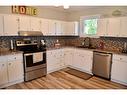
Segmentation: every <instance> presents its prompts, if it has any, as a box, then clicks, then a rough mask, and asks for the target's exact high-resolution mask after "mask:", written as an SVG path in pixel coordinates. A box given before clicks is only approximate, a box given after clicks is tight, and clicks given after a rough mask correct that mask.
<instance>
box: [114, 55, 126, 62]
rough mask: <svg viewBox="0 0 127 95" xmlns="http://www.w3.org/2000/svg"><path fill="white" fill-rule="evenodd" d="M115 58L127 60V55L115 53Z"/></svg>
mask: <svg viewBox="0 0 127 95" xmlns="http://www.w3.org/2000/svg"><path fill="white" fill-rule="evenodd" d="M113 60H118V61H123V62H127V56H125V55H117V54H114V55H113Z"/></svg>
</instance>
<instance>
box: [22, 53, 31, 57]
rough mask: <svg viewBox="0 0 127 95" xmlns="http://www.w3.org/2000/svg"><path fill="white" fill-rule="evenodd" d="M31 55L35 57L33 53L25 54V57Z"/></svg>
mask: <svg viewBox="0 0 127 95" xmlns="http://www.w3.org/2000/svg"><path fill="white" fill-rule="evenodd" d="M30 55H33V53H29V54H24V56H30Z"/></svg>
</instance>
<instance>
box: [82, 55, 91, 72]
mask: <svg viewBox="0 0 127 95" xmlns="http://www.w3.org/2000/svg"><path fill="white" fill-rule="evenodd" d="M81 64H82V65H81V68H82V70H84V71H86V72H87V73H92V55H82V61H81Z"/></svg>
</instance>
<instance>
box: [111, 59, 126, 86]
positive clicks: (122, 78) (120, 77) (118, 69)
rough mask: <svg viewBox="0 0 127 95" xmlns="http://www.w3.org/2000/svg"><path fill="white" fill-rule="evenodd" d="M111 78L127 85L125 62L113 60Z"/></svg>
mask: <svg viewBox="0 0 127 95" xmlns="http://www.w3.org/2000/svg"><path fill="white" fill-rule="evenodd" d="M111 79H113V80H116V81H117V82H119V83H122V84H125V85H127V63H126V62H122V61H117V60H116V61H113V64H112V71H111Z"/></svg>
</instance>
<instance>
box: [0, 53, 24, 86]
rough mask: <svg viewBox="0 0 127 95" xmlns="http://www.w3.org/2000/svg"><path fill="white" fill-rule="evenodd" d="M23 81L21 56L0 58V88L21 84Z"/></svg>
mask: <svg viewBox="0 0 127 95" xmlns="http://www.w3.org/2000/svg"><path fill="white" fill-rule="evenodd" d="M5 58H6V59H5ZM23 80H24V71H23V56H22V54H14V55H6V56H0V88H3V87H6V86H9V85H12V84H16V83H19V82H22V81H23Z"/></svg>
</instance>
